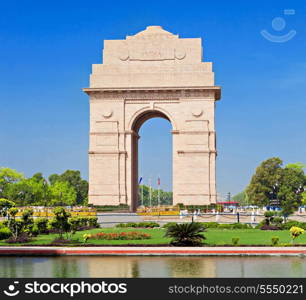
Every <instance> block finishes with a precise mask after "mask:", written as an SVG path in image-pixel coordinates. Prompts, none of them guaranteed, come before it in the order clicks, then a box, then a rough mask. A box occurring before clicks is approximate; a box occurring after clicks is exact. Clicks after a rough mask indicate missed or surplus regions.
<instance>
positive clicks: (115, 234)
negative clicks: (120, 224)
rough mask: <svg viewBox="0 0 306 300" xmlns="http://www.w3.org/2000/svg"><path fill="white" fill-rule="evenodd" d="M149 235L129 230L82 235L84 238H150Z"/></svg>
mask: <svg viewBox="0 0 306 300" xmlns="http://www.w3.org/2000/svg"><path fill="white" fill-rule="evenodd" d="M150 238H151V235H150V234H148V233H144V232H138V231H129V232H120V233H118V232H109V233H107V232H98V233H96V234H90V235H88V234H87V235H86V234H85V235H84V241H85V240H86V241H87V240H145V239H150ZM86 241H85V242H86Z"/></svg>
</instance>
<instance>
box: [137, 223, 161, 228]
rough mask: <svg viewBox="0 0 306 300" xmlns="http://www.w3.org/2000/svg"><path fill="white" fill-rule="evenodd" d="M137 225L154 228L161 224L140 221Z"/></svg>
mask: <svg viewBox="0 0 306 300" xmlns="http://www.w3.org/2000/svg"><path fill="white" fill-rule="evenodd" d="M136 227H139V228H142V227H144V228H154V227H159V224H158V223H156V222H140V223H138V224H137V226H136Z"/></svg>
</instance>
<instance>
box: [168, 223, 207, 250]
mask: <svg viewBox="0 0 306 300" xmlns="http://www.w3.org/2000/svg"><path fill="white" fill-rule="evenodd" d="M204 231H205V228H204V226H203V225H202V224H201V223H195V222H192V223H183V224H175V225H172V226H169V227H168V228H167V231H166V233H165V236H166V237H171V238H172V240H171V242H170V244H171V245H173V246H201V245H202V240H204V239H205V236H204V235H203V234H202V232H204Z"/></svg>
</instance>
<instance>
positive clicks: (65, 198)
mask: <svg viewBox="0 0 306 300" xmlns="http://www.w3.org/2000/svg"><path fill="white" fill-rule="evenodd" d="M50 192H51V202H50V204H51V205H52V206H57V205H69V206H70V205H75V204H76V196H77V195H76V191H75V190H74V188H73V187H72V186H71V185H70V184H69V183H68V182H67V181H57V182H55V183H54V184H53V185H51V186H50Z"/></svg>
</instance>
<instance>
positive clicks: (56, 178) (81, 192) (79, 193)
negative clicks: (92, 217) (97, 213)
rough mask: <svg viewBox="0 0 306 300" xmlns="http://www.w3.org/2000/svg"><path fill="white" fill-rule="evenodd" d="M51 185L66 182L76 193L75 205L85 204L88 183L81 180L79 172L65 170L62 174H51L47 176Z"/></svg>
mask: <svg viewBox="0 0 306 300" xmlns="http://www.w3.org/2000/svg"><path fill="white" fill-rule="evenodd" d="M49 181H50V183H51V185H54V184H55V183H56V182H68V183H69V185H71V186H72V187H73V188H74V190H75V192H76V204H87V201H88V200H87V199H88V182H87V181H86V180H84V179H82V178H81V173H80V171H77V170H67V171H65V172H64V173H63V174H61V175H58V174H52V175H50V176H49Z"/></svg>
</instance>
